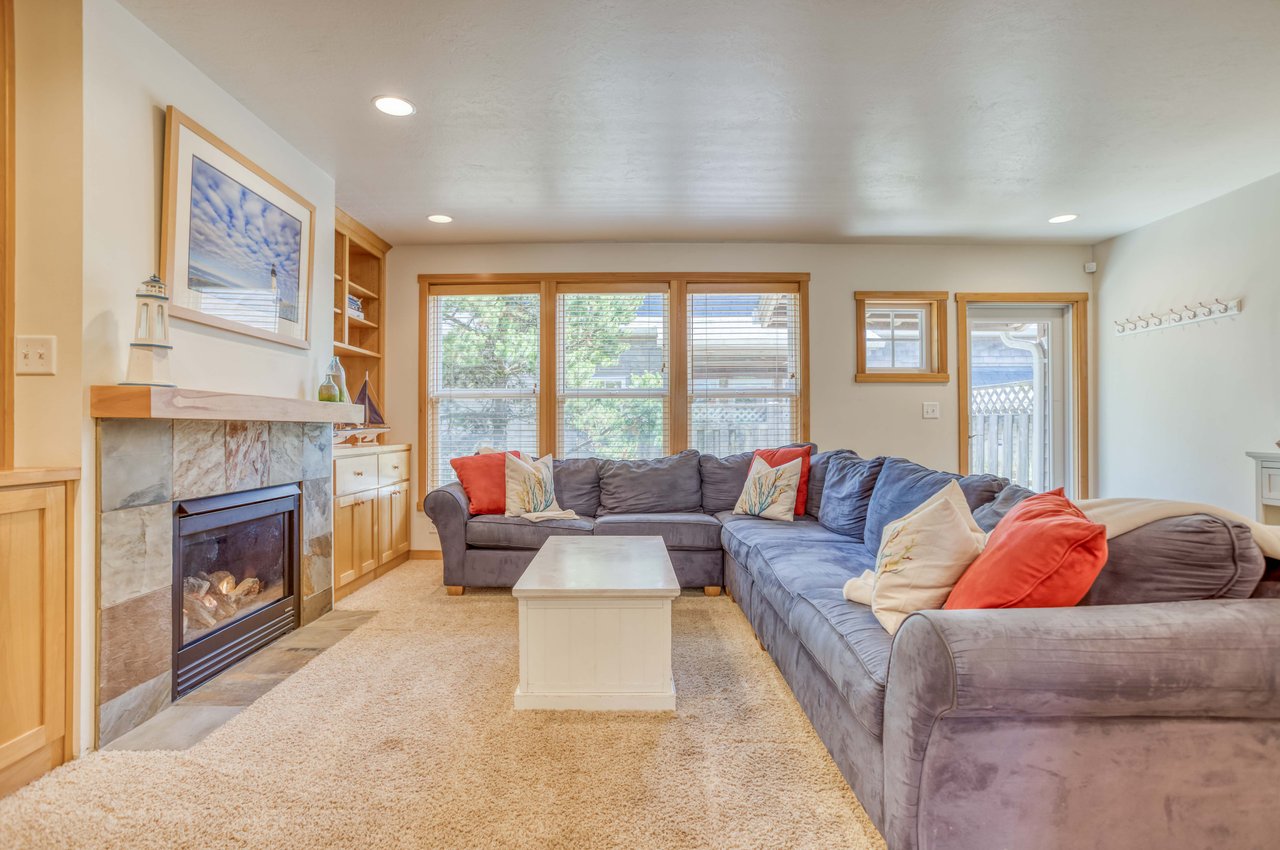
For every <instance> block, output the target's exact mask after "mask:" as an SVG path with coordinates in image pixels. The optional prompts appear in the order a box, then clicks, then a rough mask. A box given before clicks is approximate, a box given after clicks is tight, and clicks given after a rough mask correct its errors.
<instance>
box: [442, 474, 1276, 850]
mask: <svg viewBox="0 0 1280 850" xmlns="http://www.w3.org/2000/svg"><path fill="white" fill-rule="evenodd" d="M749 462H750V454H749V453H744V454H742V455H735V456H732V457H727V458H716V457H711V456H709V455H698V454H697V453H696V452H685V453H683V454H681V455H676V456H674V457H672V458H663V459H659V460H654V461H639V462H624V461H606V460H594V459H592V460H570V461H560V462H557V464H556V472H555V475H556V490H557V494H558V496H559V498H560V501H561V504H562V506H564V507H569V508H571V509H573V510H575V511H576V512H577V513H578V514H579V515H580V516H581V517H582V518H581V519H579V520H571V521H554V522H550V523H547V522H544V523H539V524H536V525H535V524H533V523H528V522H526V521H524V520H519V519H510V518H506V517H472V516H469V515H468V513H467V501H466V498H465V496H464V495H463V494H462V491H461V488H460V487H459V486H458V485H456V484H455V485H450V486H448V487H443V488H440V489H438V490H435V491H433V492H432V493H430V494H428V495H427V497H426V500H425V508H426V512H427V514H428V515H429V516H430V517H431V519H432V520H433V521H434V522H435V524H436V527H437V529H438V531H439V533H440V539H441V545H442V549H443V554H444V570H445V583H446V584H449V585H454V586H498V587H509V586H511V585H513V584H514V583H515V581H516V580H517V579H518V578H519V577H520V574H521V573H522V572H523V570H524V568H525V566H527V565H528V563H529V561H530V560H531V559H532V557H533V554H534V553H535V552H536V550H537V547H538V546H540V545H541V543H542V541H543V540H545V539H546V537H548V536H550V535H553V534H583V535H586V534H659V535H661V536H662V537H663V538H664V539H665V540H666V541H667V546H668V549H669V551H670V554H671V558H672V562H673V564H674V566H675V569H676V573H677V575H678V576H679V578H680V581H681V584H682V586H685V587H718V586H720V585H721V584H722V583H723V585H724V586H725V587H727V589H728V591H729V593H730V595H731V596H732V598H733V600H734V601H735V602H736V603H737V604H738V605H739V606H740V607H741V608H742V611H743V612H744V614H745V615H746V617H747V619H748V620H749V621H750V623H751V626H752V628H753V629H754V630H755V633H756V635H757V637H758V639H759V640H760V642H761V644H762V646H763V647H764V648H765V649H766V650H768V652H769V653H770V655H771V656H772V657H773V659H774V661H775V662H776V664H777V666H778V668H779V670H780V671H781V672H782V674H783V676H784V677H785V678H786V680H787V682H788V684H789V685H790V686H791V689H792V691H793V693H794V694H795V697H796V699H797V700H798V701H799V703H800V705H801V706H802V707H803V708H804V711H805V712H806V714H807V715H808V717H809V719H810V721H811V722H812V723H813V726H814V729H815V730H816V731H817V733H818V735H819V737H820V738H821V739H822V740H823V742H824V743H825V744H826V746H827V749H828V750H829V751H830V752H831V755H832V758H833V759H834V760H835V762H836V764H837V765H838V766H839V768H840V770H841V772H842V773H843V774H844V776H845V778H846V779H847V781H848V782H849V785H850V787H851V788H852V789H853V791H854V793H855V794H856V795H857V797H858V799H859V801H860V802H861V803H862V805H863V806H864V807H865V808H866V810H867V812H868V814H869V815H870V816H871V819H872V820H873V822H874V823H875V824H876V826H877V827H878V828H879V829H880V830H881V832H882V833H883V834H884V836H885V838H886V839H887V841H888V845H889V847H890V848H893V850H915V848H921V849H922V850H924V849H925V848H927V850H943V849H944V848H945V850H969V849H970V848H973V850H978V848H981V850H990V848H1068V847H1070V848H1084V847H1088V848H1113V847H1114V848H1146V847H1153V848H1154V847H1159V848H1208V847H1215V848H1216V847H1224V848H1225V847H1230V848H1255V847H1256V848H1262V847H1271V846H1276V842H1277V841H1278V840H1280V839H1277V836H1280V806H1277V805H1276V804H1275V802H1274V796H1275V789H1276V788H1277V787H1280V598H1275V597H1280V575H1278V574H1277V571H1276V570H1275V569H1274V566H1275V565H1273V564H1271V563H1270V562H1267V561H1266V560H1265V559H1264V558H1263V556H1262V554H1261V552H1260V551H1259V550H1258V548H1257V546H1256V545H1255V544H1254V542H1253V539H1252V537H1251V536H1250V534H1249V531H1248V529H1247V528H1246V527H1245V526H1243V525H1240V524H1237V523H1231V522H1226V521H1224V520H1221V519H1218V518H1216V517H1213V516H1207V515H1195V516H1188V517H1178V518H1175V519H1168V520H1161V521H1159V522H1154V523H1151V524H1150V525H1148V526H1145V527H1143V528H1140V529H1137V530H1136V531H1132V532H1130V533H1128V534H1125V535H1122V536H1120V537H1117V538H1115V539H1113V540H1111V541H1110V547H1109V548H1110V557H1109V561H1108V563H1107V565H1106V567H1105V568H1104V569H1103V571H1102V574H1101V575H1100V576H1099V578H1098V580H1097V581H1096V582H1095V584H1094V587H1093V589H1092V590H1091V591H1090V593H1089V595H1088V596H1087V597H1086V598H1085V600H1084V601H1083V602H1082V603H1081V604H1080V605H1079V606H1077V607H1074V608H1057V609H1039V610H1032V609H1022V610H983V611H927V612H919V613H916V614H913V615H911V616H910V617H908V618H907V620H906V622H905V623H904V624H903V625H902V627H901V628H900V629H899V631H898V633H897V634H896V635H895V636H893V637H890V636H889V634H888V633H887V632H885V630H884V629H883V628H882V627H881V626H880V624H879V622H878V621H877V620H876V618H875V617H874V616H873V614H872V612H871V610H870V609H869V608H867V607H865V606H862V605H858V604H856V603H852V602H848V601H846V600H845V599H844V598H843V595H842V587H843V585H844V583H845V581H846V580H848V579H849V578H850V577H852V576H854V575H857V574H859V573H860V572H862V571H863V570H864V569H868V568H870V567H872V566H873V563H874V559H875V548H876V547H875V544H874V543H873V542H872V540H873V538H874V539H875V540H876V541H877V542H878V535H877V534H876V533H875V529H876V528H877V527H881V526H882V525H883V523H884V522H885V521H886V520H887V519H892V518H895V516H894V514H896V515H897V516H900V515H901V514H902V513H905V512H907V511H909V510H910V509H911V508H913V507H915V505H917V504H919V503H920V502H922V501H923V500H924V499H925V498H927V497H928V496H929V495H932V493H933V492H936V490H937V489H939V488H940V487H941V486H942V485H943V484H944V483H945V482H946V481H947V480H949V479H950V478H959V476H950V475H947V474H945V473H937V472H935V471H933V470H928V469H925V468H924V467H920V466H917V465H915V464H912V463H910V462H909V461H905V460H902V459H897V458H890V459H887V460H883V461H877V463H880V464H881V466H880V467H878V468H877V469H876V470H875V472H876V475H875V476H874V478H873V480H872V481H871V482H868V481H866V480H865V478H864V479H863V480H862V481H861V485H860V486H862V487H863V489H864V490H866V491H869V493H870V496H869V498H870V504H869V505H868V506H866V518H865V520H864V519H863V518H862V516H861V514H859V515H858V519H857V522H856V523H855V525H858V524H865V526H866V529H865V530H864V529H863V528H862V527H861V526H859V527H850V526H847V525H839V524H837V527H839V528H840V530H839V531H837V530H833V529H832V528H828V527H827V526H825V525H823V524H822V523H821V522H819V521H818V517H819V516H820V515H823V512H822V511H821V505H822V502H823V499H824V489H825V482H826V479H827V476H828V472H829V471H830V470H831V469H832V468H835V469H836V470H837V475H836V477H837V478H841V476H842V475H843V473H842V472H840V470H842V469H843V470H844V471H847V469H848V468H849V464H852V463H856V462H859V459H857V456H856V455H855V454H854V453H852V452H849V451H845V450H840V451H835V452H823V453H820V454H816V455H815V456H814V460H813V464H812V471H811V475H810V481H809V489H808V499H809V504H808V506H807V509H806V515H805V516H803V517H798V518H797V519H796V521H795V522H790V523H788V522H776V521H769V520H762V519H757V518H752V517H742V516H735V515H734V514H733V513H732V508H733V503H734V502H735V501H736V499H737V496H738V493H739V492H740V491H741V488H742V484H743V482H744V481H745V478H746V470H747V466H748V465H749ZM833 464H834V467H833ZM841 480H843V481H846V483H847V476H843V478H841ZM961 488H962V489H963V490H964V491H965V494H966V497H967V498H968V500H969V502H970V506H971V507H972V508H973V509H974V515H975V519H977V521H978V523H979V524H980V525H982V526H983V527H984V528H985V529H987V530H990V529H991V528H992V527H994V526H995V524H996V523H997V522H998V521H999V519H1000V517H1001V516H1003V515H1004V513H1006V512H1007V511H1008V510H1009V509H1010V508H1011V507H1012V506H1013V505H1015V504H1016V503H1017V502H1018V501H1019V500H1020V499H1021V498H1024V497H1025V496H1026V495H1029V493H1028V491H1025V490H1022V489H1021V488H1017V487H1013V486H1009V485H1008V482H1006V481H1004V480H1003V479H995V478H992V477H990V476H971V477H969V478H964V479H961ZM864 495H865V493H864ZM825 497H826V498H839V499H847V498H850V495H849V490H848V488H847V487H844V488H840V489H839V491H838V492H837V491H836V490H835V489H833V491H832V492H831V493H827V494H825ZM827 513H831V510H830V509H829V510H828V512H827ZM863 532H865V533H863Z"/></svg>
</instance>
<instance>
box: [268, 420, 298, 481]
mask: <svg viewBox="0 0 1280 850" xmlns="http://www.w3.org/2000/svg"><path fill="white" fill-rule="evenodd" d="M302 428H303V426H302V423H301V422H272V423H271V427H270V432H271V435H270V444H271V468H270V471H269V472H268V473H267V483H268V484H293V483H294V482H297V481H301V480H302V443H303V437H302Z"/></svg>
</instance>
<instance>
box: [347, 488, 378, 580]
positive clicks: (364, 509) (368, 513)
mask: <svg viewBox="0 0 1280 850" xmlns="http://www.w3.org/2000/svg"><path fill="white" fill-rule="evenodd" d="M352 525H353V526H354V528H355V541H356V546H355V562H356V571H357V572H358V573H359V574H360V575H364V574H365V573H367V572H369V571H370V570H372V569H374V568H375V567H377V566H378V491H377V490H370V491H367V492H365V493H358V494H357V495H356V503H355V513H354V515H353V519H352Z"/></svg>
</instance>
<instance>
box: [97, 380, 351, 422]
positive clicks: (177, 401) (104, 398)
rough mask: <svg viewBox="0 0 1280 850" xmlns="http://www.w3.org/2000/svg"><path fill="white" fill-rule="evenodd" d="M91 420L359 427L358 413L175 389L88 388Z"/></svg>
mask: <svg viewBox="0 0 1280 850" xmlns="http://www.w3.org/2000/svg"><path fill="white" fill-rule="evenodd" d="M89 412H90V413H91V414H92V415H93V417H94V418H95V419H231V420H252V421H255V422H332V423H333V424H335V425H357V424H359V423H361V422H364V407H363V406H361V405H358V404H337V403H334V402H328V401H311V400H309V399H300V398H276V397H274V396H265V395H241V394H238V393H222V392H214V391H211V390H185V389H182V388H181V387H119V386H93V387H90V388H89Z"/></svg>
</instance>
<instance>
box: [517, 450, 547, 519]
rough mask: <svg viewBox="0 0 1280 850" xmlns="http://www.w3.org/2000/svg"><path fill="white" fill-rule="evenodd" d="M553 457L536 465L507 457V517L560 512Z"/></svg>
mask: <svg viewBox="0 0 1280 850" xmlns="http://www.w3.org/2000/svg"><path fill="white" fill-rule="evenodd" d="M551 461H552V458H551V455H544V456H542V457H540V458H538V459H537V460H535V461H534V462H533V463H530V462H529V461H527V460H524V459H523V458H518V457H516V456H515V455H513V454H508V455H507V516H524V515H525V514H536V513H542V512H544V511H559V510H560V506H559V505H558V504H556V480H555V475H554V474H553V468H552V463H551Z"/></svg>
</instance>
